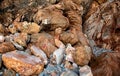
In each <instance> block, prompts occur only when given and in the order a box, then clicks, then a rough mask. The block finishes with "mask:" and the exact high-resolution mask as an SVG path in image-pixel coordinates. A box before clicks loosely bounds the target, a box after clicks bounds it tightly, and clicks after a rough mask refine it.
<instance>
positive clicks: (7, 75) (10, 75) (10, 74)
mask: <svg viewBox="0 0 120 76" xmlns="http://www.w3.org/2000/svg"><path fill="white" fill-rule="evenodd" d="M3 76H16V73H15V71H13V70H10V69H5V70H4V72H3Z"/></svg>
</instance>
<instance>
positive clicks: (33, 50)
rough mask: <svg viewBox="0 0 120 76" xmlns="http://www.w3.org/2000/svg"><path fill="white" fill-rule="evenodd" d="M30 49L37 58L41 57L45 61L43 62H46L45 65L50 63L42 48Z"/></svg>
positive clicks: (32, 47) (34, 47) (33, 47)
mask: <svg viewBox="0 0 120 76" xmlns="http://www.w3.org/2000/svg"><path fill="white" fill-rule="evenodd" d="M30 49H31V52H32V53H33V54H34V55H35V56H37V57H40V59H41V60H43V62H44V63H45V64H47V63H48V60H47V59H48V58H47V55H46V54H45V53H44V52H43V51H42V50H41V49H40V48H38V47H36V46H34V45H33V46H31V47H30Z"/></svg>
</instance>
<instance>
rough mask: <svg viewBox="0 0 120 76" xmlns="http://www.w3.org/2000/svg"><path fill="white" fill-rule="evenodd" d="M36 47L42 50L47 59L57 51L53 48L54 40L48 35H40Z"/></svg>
mask: <svg viewBox="0 0 120 76" xmlns="http://www.w3.org/2000/svg"><path fill="white" fill-rule="evenodd" d="M36 46H38V47H39V48H40V49H42V50H43V51H44V52H45V54H46V55H47V57H50V55H51V54H52V53H53V52H54V51H55V50H56V49H57V48H56V47H55V42H54V38H53V37H52V36H51V35H50V34H48V33H40V37H39V39H38V40H37V43H36Z"/></svg>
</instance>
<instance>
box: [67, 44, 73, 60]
mask: <svg viewBox="0 0 120 76" xmlns="http://www.w3.org/2000/svg"><path fill="white" fill-rule="evenodd" d="M65 52H66V60H67V61H71V62H74V59H73V53H74V52H75V48H74V47H72V46H71V44H68V45H67V48H66V50H65Z"/></svg>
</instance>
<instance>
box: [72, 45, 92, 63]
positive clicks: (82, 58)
mask: <svg viewBox="0 0 120 76" xmlns="http://www.w3.org/2000/svg"><path fill="white" fill-rule="evenodd" d="M73 59H74V61H75V63H76V64H78V65H86V64H88V62H89V61H90V59H91V53H90V52H89V50H86V48H85V47H83V46H78V47H76V52H75V53H74V56H73Z"/></svg>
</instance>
